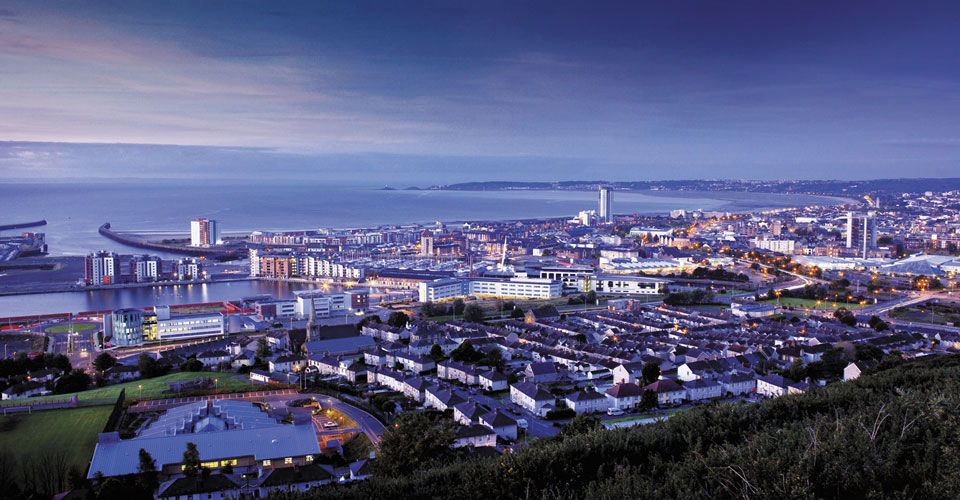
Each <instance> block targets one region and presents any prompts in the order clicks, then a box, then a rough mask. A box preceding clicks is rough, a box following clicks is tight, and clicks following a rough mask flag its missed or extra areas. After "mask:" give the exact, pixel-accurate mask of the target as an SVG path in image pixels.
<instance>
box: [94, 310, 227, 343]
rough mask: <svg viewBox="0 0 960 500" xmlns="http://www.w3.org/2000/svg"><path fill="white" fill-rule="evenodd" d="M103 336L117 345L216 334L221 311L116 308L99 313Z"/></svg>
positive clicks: (220, 329) (221, 323)
mask: <svg viewBox="0 0 960 500" xmlns="http://www.w3.org/2000/svg"><path fill="white" fill-rule="evenodd" d="M103 329H104V336H105V337H109V338H110V343H111V344H113V345H120V346H131V345H140V344H143V343H144V342H154V341H158V340H159V341H163V340H184V339H195V338H202V337H216V336H221V335H223V334H224V318H223V314H222V313H219V312H217V313H202V314H186V315H183V316H171V315H170V307H169V306H156V307H154V308H153V311H144V310H141V309H119V310H116V311H113V312H112V313H109V314H105V315H104V316H103Z"/></svg>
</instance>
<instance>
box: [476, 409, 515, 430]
mask: <svg viewBox="0 0 960 500" xmlns="http://www.w3.org/2000/svg"><path fill="white" fill-rule="evenodd" d="M480 420H482V421H484V422H485V423H486V424H487V425H490V426H491V427H493V428H494V429H496V428H497V427H509V426H511V425H517V421H516V420H514V419H512V418H510V417H509V416H508V415H506V414H505V413H503V412H501V411H500V410H493V411H491V412H490V413H487V414H485V415H481V416H480Z"/></svg>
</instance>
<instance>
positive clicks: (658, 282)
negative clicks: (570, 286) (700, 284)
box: [577, 274, 670, 295]
mask: <svg viewBox="0 0 960 500" xmlns="http://www.w3.org/2000/svg"><path fill="white" fill-rule="evenodd" d="M668 283H670V280H667V279H663V278H651V277H646V276H629V275H620V274H597V275H593V276H581V277H580V279H579V282H578V283H577V290H579V291H581V292H589V291H591V290H592V291H596V292H599V293H615V294H620V295H659V294H663V293H666V287H667V284H668Z"/></svg>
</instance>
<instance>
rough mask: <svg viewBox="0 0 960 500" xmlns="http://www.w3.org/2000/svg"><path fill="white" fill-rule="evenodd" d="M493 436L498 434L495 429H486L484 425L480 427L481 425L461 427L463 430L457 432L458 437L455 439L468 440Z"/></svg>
mask: <svg viewBox="0 0 960 500" xmlns="http://www.w3.org/2000/svg"><path fill="white" fill-rule="evenodd" d="M491 434H492V435H496V434H497V433H496V432H493V429H491V428H489V427H484V426H482V425H480V424H473V425H470V426H464V427H461V428H460V429H459V430H458V431H457V434H456V436H454V438H455V439H467V438H472V437H479V436H489V435H491Z"/></svg>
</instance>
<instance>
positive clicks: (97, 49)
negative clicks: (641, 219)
mask: <svg viewBox="0 0 960 500" xmlns="http://www.w3.org/2000/svg"><path fill="white" fill-rule="evenodd" d="M119 5H120V4H110V3H86V4H83V3H76V4H58V5H57V6H56V7H50V6H43V5H35V4H31V3H27V2H9V3H7V4H6V6H5V7H4V8H3V9H2V10H0V27H2V29H0V33H2V34H0V63H2V64H3V67H4V68H5V70H4V82H3V83H2V84H0V102H2V103H3V104H2V105H0V115H2V116H4V117H6V119H4V120H0V141H3V142H0V179H5V180H9V179H23V178H32V179H54V178H64V177H69V178H111V177H141V178H174V179H176V178H217V177H219V176H222V175H223V173H224V172H228V171H230V172H239V173H241V174H244V175H252V174H253V173H255V172H258V171H259V169H262V168H264V166H269V168H271V170H272V172H273V173H274V175H275V176H276V178H282V179H298V180H299V179H303V178H305V177H306V178H314V179H335V180H345V179H349V178H351V177H356V176H358V175H369V176H377V178H383V179H384V180H385V182H397V181H399V180H401V179H404V180H410V182H409V183H410V184H443V183H450V182H461V181H476V180H493V179H502V178H504V177H505V176H504V175H503V172H510V174H511V175H510V179H511V180H538V179H543V178H545V177H547V176H549V178H550V179H551V180H553V179H570V178H581V177H582V172H583V171H584V170H587V171H598V170H600V171H603V172H607V173H608V175H604V176H603V177H605V178H608V179H610V180H634V179H637V180H642V179H668V178H681V179H690V178H699V177H710V178H717V177H720V178H757V179H775V178H798V179H816V178H840V179H859V178H864V177H874V178H876V177H894V178H895V177H902V176H905V175H907V174H909V175H910V176H921V177H949V176H950V174H951V173H952V172H953V171H954V169H955V165H956V161H957V159H958V157H960V139H958V138H957V137H956V135H955V134H953V133H951V131H952V130H956V129H957V125H958V123H957V118H956V117H957V116H960V113H958V112H957V111H958V109H957V100H956V98H955V97H954V96H955V95H957V92H956V91H957V77H958V74H957V69H956V68H958V67H960V65H958V64H956V63H957V61H956V58H957V56H956V54H954V53H953V51H952V50H951V47H954V46H956V45H957V42H958V40H957V38H958V35H957V30H955V29H953V26H952V24H953V23H952V21H951V20H952V19H955V18H956V16H955V15H954V14H956V10H957V7H956V6H955V5H953V4H949V3H946V2H927V3H924V4H923V5H911V6H909V7H907V6H900V5H895V4H876V3H868V2H852V3H845V4H844V5H839V6H838V5H834V4H828V3H825V2H815V3H808V4H804V5H802V6H801V5H784V4H768V3H763V2H743V3H737V4H733V5H724V6H723V7H720V6H713V5H710V4H707V3H696V2H695V3H692V4H689V5H685V6H675V5H663V4H641V5H628V4H620V5H607V6H595V5H593V6H587V5H585V4H573V3H563V4H552V3H551V4H546V3H539V4H538V3H529V4H524V5H522V6H514V5H510V6H507V5H495V4H488V5H480V6H476V5H466V4H461V5H456V4H453V5H451V4H446V3H440V4H436V5H425V4H420V5H417V6H403V7H398V6H393V5H390V4H387V3H376V2H374V3H365V4H352V5H350V6H343V5H323V4H297V3H294V4H287V5H285V6H281V7H277V6H270V7H269V8H267V7H264V6H261V5H258V4H233V3H228V4H215V3H209V4H199V5H197V4H174V5H173V6H171V7H170V8H167V7H166V6H165V7H163V8H160V7H159V6H155V5H151V4H146V3H133V4H123V7H124V8H122V9H121V8H118V7H119ZM788 174H789V175H788ZM430 181H434V182H430Z"/></svg>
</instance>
